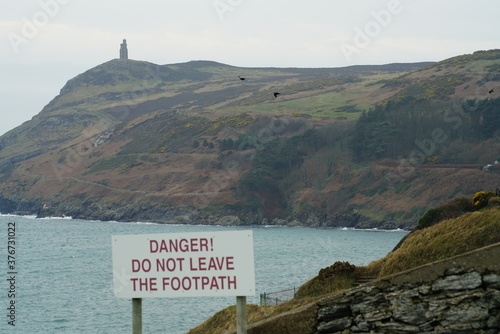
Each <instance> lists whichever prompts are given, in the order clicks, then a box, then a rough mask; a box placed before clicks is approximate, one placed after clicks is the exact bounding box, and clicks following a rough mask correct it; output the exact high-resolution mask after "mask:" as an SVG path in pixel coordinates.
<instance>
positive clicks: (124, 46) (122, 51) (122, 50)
mask: <svg viewBox="0 0 500 334" xmlns="http://www.w3.org/2000/svg"><path fill="white" fill-rule="evenodd" d="M120 59H128V50H127V40H126V39H124V40H123V43H122V44H120Z"/></svg>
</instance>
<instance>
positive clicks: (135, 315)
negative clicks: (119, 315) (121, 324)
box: [132, 298, 142, 334]
mask: <svg viewBox="0 0 500 334" xmlns="http://www.w3.org/2000/svg"><path fill="white" fill-rule="evenodd" d="M132 334H142V298H133V299H132Z"/></svg>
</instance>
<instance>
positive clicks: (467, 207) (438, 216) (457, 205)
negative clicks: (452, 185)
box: [415, 197, 477, 230]
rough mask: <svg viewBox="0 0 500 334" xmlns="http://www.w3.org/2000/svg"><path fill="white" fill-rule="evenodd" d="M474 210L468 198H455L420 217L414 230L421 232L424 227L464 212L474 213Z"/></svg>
mask: <svg viewBox="0 0 500 334" xmlns="http://www.w3.org/2000/svg"><path fill="white" fill-rule="evenodd" d="M476 209H477V207H475V206H474V205H472V203H471V202H470V200H469V199H468V198H465V197H461V198H455V199H452V200H451V201H448V202H446V203H445V204H443V205H441V206H439V207H437V208H433V209H430V210H429V211H427V212H426V213H425V214H424V215H423V216H422V218H420V220H419V221H418V225H417V227H416V228H415V229H416V230H421V229H424V228H426V227H429V226H432V225H434V224H437V223H439V222H440V221H443V220H446V219H452V218H455V217H458V216H460V215H463V214H464V213H466V212H472V211H475V210H476Z"/></svg>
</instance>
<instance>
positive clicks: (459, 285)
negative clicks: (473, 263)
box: [432, 272, 482, 291]
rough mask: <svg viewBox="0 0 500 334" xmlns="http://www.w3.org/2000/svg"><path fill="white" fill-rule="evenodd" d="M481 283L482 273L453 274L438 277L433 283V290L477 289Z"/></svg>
mask: <svg viewBox="0 0 500 334" xmlns="http://www.w3.org/2000/svg"><path fill="white" fill-rule="evenodd" d="M481 284H482V279H481V275H480V274H479V273H477V272H471V273H467V274H463V275H451V276H447V277H445V278H441V279H438V280H437V281H436V282H435V283H434V284H433V285H432V290H433V291H436V290H468V289H475V288H477V287H479V286H480V285H481Z"/></svg>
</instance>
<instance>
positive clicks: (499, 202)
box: [488, 196, 500, 208]
mask: <svg viewBox="0 0 500 334" xmlns="http://www.w3.org/2000/svg"><path fill="white" fill-rule="evenodd" d="M488 206H491V207H492V208H500V197H498V196H497V197H491V198H490V200H489V201H488Z"/></svg>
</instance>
